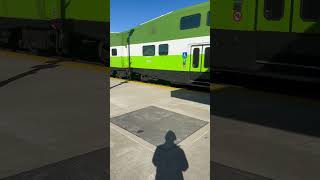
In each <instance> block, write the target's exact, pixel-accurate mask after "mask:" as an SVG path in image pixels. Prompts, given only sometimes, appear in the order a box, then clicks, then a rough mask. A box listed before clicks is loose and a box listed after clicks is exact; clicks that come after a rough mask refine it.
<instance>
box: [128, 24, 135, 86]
mask: <svg viewBox="0 0 320 180" xmlns="http://www.w3.org/2000/svg"><path fill="white" fill-rule="evenodd" d="M133 32H134V29H131V30H130V32H129V36H128V39H127V42H128V57H129V59H128V62H129V69H128V70H129V80H131V79H132V77H131V76H132V75H131V74H132V73H131V55H130V38H131V36H132V34H133Z"/></svg>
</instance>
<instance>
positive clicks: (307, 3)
mask: <svg viewBox="0 0 320 180" xmlns="http://www.w3.org/2000/svg"><path fill="white" fill-rule="evenodd" d="M319 7H320V1H319V0H301V7H300V8H301V14H300V15H301V18H302V19H303V20H306V21H319V20H320V9H319Z"/></svg>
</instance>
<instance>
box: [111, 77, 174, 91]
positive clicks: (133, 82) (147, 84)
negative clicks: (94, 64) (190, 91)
mask: <svg viewBox="0 0 320 180" xmlns="http://www.w3.org/2000/svg"><path fill="white" fill-rule="evenodd" d="M110 79H114V80H122V81H123V79H119V78H113V77H110ZM129 82H130V83H132V84H139V85H145V86H151V87H157V88H161V89H169V90H172V91H174V90H178V89H180V88H175V87H170V86H165V85H160V84H151V83H145V82H140V81H134V80H130V81H129Z"/></svg>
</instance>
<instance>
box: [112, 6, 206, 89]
mask: <svg viewBox="0 0 320 180" xmlns="http://www.w3.org/2000/svg"><path fill="white" fill-rule="evenodd" d="M210 22H211V21H210V5H209V2H205V3H202V4H198V5H194V6H191V7H187V8H184V9H180V10H177V11H173V12H170V13H167V14H165V15H162V16H160V17H158V18H155V19H152V20H150V21H148V22H145V23H143V24H141V25H139V26H137V27H135V28H133V29H131V30H129V31H127V32H120V33H111V36H110V41H111V42H110V44H111V47H110V57H111V58H110V67H111V75H113V76H120V77H128V76H132V77H136V78H138V79H143V80H145V79H158V80H164V81H168V82H172V83H182V84H192V85H199V86H208V85H209V83H210Z"/></svg>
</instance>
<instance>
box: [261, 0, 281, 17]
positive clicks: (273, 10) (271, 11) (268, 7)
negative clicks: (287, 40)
mask: <svg viewBox="0 0 320 180" xmlns="http://www.w3.org/2000/svg"><path fill="white" fill-rule="evenodd" d="M283 13H284V0H265V1H264V17H265V18H266V19H268V20H280V19H281V18H282V17H283Z"/></svg>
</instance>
